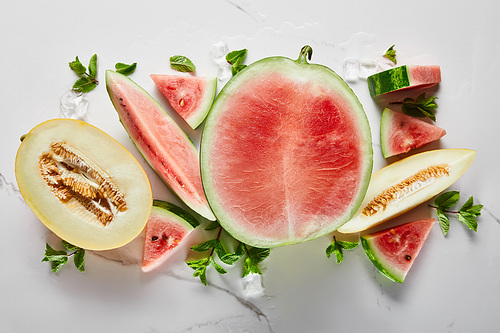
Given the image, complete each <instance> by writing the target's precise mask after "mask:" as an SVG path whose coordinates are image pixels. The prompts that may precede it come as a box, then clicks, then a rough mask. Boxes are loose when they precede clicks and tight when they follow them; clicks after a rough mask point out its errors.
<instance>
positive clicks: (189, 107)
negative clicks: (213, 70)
mask: <svg viewBox="0 0 500 333" xmlns="http://www.w3.org/2000/svg"><path fill="white" fill-rule="evenodd" d="M150 76H151V79H153V81H154V83H155V84H156V86H157V87H158V89H159V90H160V91H161V93H162V94H163V95H164V96H165V97H166V98H167V100H168V102H169V103H170V105H171V106H172V108H174V110H175V111H177V113H178V114H179V115H180V116H181V117H182V118H183V119H184V120H185V121H186V122H187V123H188V124H189V126H191V128H193V129H195V128H197V127H198V126H200V124H201V123H202V122H203V120H205V118H206V116H207V114H208V111H210V107H211V106H212V103H213V101H214V98H215V93H216V91H217V78H216V77H196V76H181V75H166V74H151V75H150Z"/></svg>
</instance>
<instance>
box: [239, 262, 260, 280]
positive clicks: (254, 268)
mask: <svg viewBox="0 0 500 333" xmlns="http://www.w3.org/2000/svg"><path fill="white" fill-rule="evenodd" d="M250 274H261V275H262V271H261V270H260V268H259V266H258V265H257V263H255V262H254V261H253V260H252V258H251V257H246V258H245V261H244V263H243V275H242V276H243V277H245V276H247V275H250Z"/></svg>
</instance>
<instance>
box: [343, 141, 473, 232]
mask: <svg viewBox="0 0 500 333" xmlns="http://www.w3.org/2000/svg"><path fill="white" fill-rule="evenodd" d="M475 156H476V152H475V151H473V150H469V149H437V150H431V151H427V152H423V153H419V154H415V155H412V156H409V157H406V158H404V159H402V160H400V161H398V162H394V163H392V164H389V165H388V166H386V167H384V168H382V169H380V170H379V171H377V172H376V173H374V174H373V176H372V179H371V181H370V186H368V191H367V192H366V196H365V198H364V200H363V202H362V203H361V206H360V208H359V209H358V211H357V212H356V214H355V215H354V217H353V218H352V219H351V220H350V221H349V222H347V223H346V224H344V225H343V226H342V227H340V228H339V229H338V231H339V232H341V233H344V234H348V233H355V232H360V231H363V230H366V229H368V228H371V227H373V226H375V225H378V224H380V223H382V222H385V221H387V220H389V219H391V218H393V217H396V216H398V215H400V214H402V213H404V212H407V211H408V210H410V209H412V208H414V207H415V206H417V205H419V204H421V203H423V202H425V201H427V200H429V199H430V198H432V197H433V196H435V195H437V194H438V193H440V192H441V191H443V190H445V189H446V188H448V187H449V186H450V185H451V184H453V183H454V182H455V181H456V180H457V179H458V178H460V176H462V174H463V173H464V172H465V171H466V170H467V169H468V168H469V166H470V165H471V164H472V161H474V158H475Z"/></svg>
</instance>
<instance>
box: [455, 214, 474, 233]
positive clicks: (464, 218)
mask: <svg viewBox="0 0 500 333" xmlns="http://www.w3.org/2000/svg"><path fill="white" fill-rule="evenodd" d="M457 219H458V220H459V221H460V222H463V223H465V225H467V227H468V228H469V229H471V230H474V231H477V221H476V217H475V216H474V215H473V214H470V213H467V212H458V214H457Z"/></svg>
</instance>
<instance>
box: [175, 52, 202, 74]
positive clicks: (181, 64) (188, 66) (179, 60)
mask: <svg viewBox="0 0 500 333" xmlns="http://www.w3.org/2000/svg"><path fill="white" fill-rule="evenodd" d="M170 66H171V67H172V68H173V69H175V70H177V71H179V72H187V73H190V72H194V71H195V70H196V66H195V65H194V64H193V62H192V61H191V60H189V59H188V58H187V57H185V56H181V55H173V56H171V57H170Z"/></svg>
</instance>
